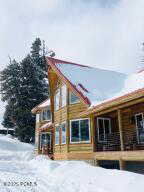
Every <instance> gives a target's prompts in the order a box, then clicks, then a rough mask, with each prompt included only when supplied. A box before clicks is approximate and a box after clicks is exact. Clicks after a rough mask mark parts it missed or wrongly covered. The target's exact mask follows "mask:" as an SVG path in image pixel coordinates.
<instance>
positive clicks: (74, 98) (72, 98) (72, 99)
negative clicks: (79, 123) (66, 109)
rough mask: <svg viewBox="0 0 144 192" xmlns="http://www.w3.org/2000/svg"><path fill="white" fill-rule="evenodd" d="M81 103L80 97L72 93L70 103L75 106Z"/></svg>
mask: <svg viewBox="0 0 144 192" xmlns="http://www.w3.org/2000/svg"><path fill="white" fill-rule="evenodd" d="M79 101H80V100H79V97H77V96H76V95H75V94H74V93H73V92H70V95H69V103H70V104H75V103H78V102H79Z"/></svg>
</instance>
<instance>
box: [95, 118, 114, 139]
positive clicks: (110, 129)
mask: <svg viewBox="0 0 144 192" xmlns="http://www.w3.org/2000/svg"><path fill="white" fill-rule="evenodd" d="M99 119H101V120H103V126H104V120H108V121H109V133H112V123H111V118H107V117H98V118H97V133H98V141H99V142H100V143H105V142H106V141H107V140H106V139H105V126H104V140H100V137H99V132H100V131H99V129H100V127H99V123H98V121H99Z"/></svg>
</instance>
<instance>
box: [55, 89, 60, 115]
mask: <svg viewBox="0 0 144 192" xmlns="http://www.w3.org/2000/svg"><path fill="white" fill-rule="evenodd" d="M59 108H60V89H58V90H57V92H56V95H55V110H56V111H57V110H58V109H59Z"/></svg>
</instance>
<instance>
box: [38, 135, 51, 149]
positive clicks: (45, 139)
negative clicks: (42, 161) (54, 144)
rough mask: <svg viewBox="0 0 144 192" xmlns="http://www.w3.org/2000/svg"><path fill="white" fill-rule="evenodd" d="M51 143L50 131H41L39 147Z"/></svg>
mask: <svg viewBox="0 0 144 192" xmlns="http://www.w3.org/2000/svg"><path fill="white" fill-rule="evenodd" d="M50 144H51V134H50V133H41V134H40V149H42V148H43V146H45V145H50Z"/></svg>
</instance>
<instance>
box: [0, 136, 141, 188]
mask: <svg viewBox="0 0 144 192" xmlns="http://www.w3.org/2000/svg"><path fill="white" fill-rule="evenodd" d="M4 182H7V183H6V184H9V183H8V182H11V184H12V182H13V184H14V182H16V184H17V185H20V186H4ZM26 182H27V185H26ZM30 182H31V184H32V186H28V184H29V185H30ZM143 183H144V176H143V175H139V174H135V173H130V172H126V171H118V170H107V169H103V168H99V167H93V166H90V165H88V164H87V163H85V162H82V161H81V162H80V161H52V160H49V159H48V157H46V156H41V155H39V156H35V155H34V147H33V146H32V145H29V144H25V143H21V142H19V141H18V140H16V139H11V138H9V137H7V136H2V135H0V192H138V191H143ZM24 185H25V186H24Z"/></svg>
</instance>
